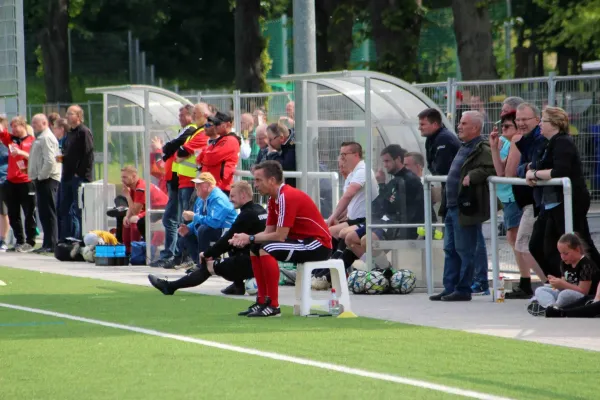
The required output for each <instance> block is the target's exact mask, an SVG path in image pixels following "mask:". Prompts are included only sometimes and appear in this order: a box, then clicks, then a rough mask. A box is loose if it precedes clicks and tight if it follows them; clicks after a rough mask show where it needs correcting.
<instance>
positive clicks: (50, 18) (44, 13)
mask: <svg viewBox="0 0 600 400" xmlns="http://www.w3.org/2000/svg"><path fill="white" fill-rule="evenodd" d="M44 4H46V7H44ZM68 7H69V0H49V1H48V2H42V1H41V0H29V1H26V2H25V5H24V10H25V14H26V15H25V20H26V21H27V23H28V24H29V25H30V26H29V27H28V28H29V30H30V31H33V32H34V33H35V35H36V36H37V39H38V41H39V43H40V48H41V54H42V65H43V71H44V85H45V87H46V101H47V102H49V103H55V102H62V103H70V102H71V101H72V97H71V84H70V75H69V63H68V59H69V48H68V26H69V10H68Z"/></svg>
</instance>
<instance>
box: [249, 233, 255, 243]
mask: <svg viewBox="0 0 600 400" xmlns="http://www.w3.org/2000/svg"><path fill="white" fill-rule="evenodd" d="M248 239H249V240H250V244H254V235H250V237H249V238H248Z"/></svg>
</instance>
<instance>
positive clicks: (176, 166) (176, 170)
mask: <svg viewBox="0 0 600 400" xmlns="http://www.w3.org/2000/svg"><path fill="white" fill-rule="evenodd" d="M190 127H194V129H198V127H197V126H196V124H189V125H186V126H185V127H184V128H183V130H181V131H179V132H181V133H183V132H185V131H187V130H188V129H189V128H190ZM181 133H180V134H181ZM190 136H191V135H190ZM188 139H189V136H188ZM186 142H187V141H186ZM176 153H177V152H176ZM175 157H177V154H175ZM178 169H179V164H177V162H175V161H173V164H172V165H171V171H173V172H179V171H178Z"/></svg>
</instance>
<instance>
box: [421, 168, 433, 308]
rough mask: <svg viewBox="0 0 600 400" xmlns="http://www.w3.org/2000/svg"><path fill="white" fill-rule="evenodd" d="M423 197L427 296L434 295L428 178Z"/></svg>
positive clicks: (424, 183) (424, 184)
mask: <svg viewBox="0 0 600 400" xmlns="http://www.w3.org/2000/svg"><path fill="white" fill-rule="evenodd" d="M423 196H425V276H426V277H425V279H426V280H427V294H428V295H429V296H432V295H433V290H434V285H433V249H432V248H433V232H432V229H433V228H432V226H431V224H432V220H433V218H432V216H431V183H430V182H429V180H427V176H426V177H425V179H424V180H423Z"/></svg>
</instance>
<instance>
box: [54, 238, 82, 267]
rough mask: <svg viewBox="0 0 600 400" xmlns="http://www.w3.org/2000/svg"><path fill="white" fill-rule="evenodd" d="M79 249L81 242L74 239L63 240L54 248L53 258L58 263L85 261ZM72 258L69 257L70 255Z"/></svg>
mask: <svg viewBox="0 0 600 400" xmlns="http://www.w3.org/2000/svg"><path fill="white" fill-rule="evenodd" d="M80 247H81V241H79V240H75V239H65V240H64V241H62V242H59V243H58V244H57V245H56V247H55V248H54V257H55V258H56V259H57V260H59V261H79V262H82V261H85V260H84V259H83V256H82V255H81V252H80V251H79V248H80ZM72 253H75V254H74V257H71V254H72Z"/></svg>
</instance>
